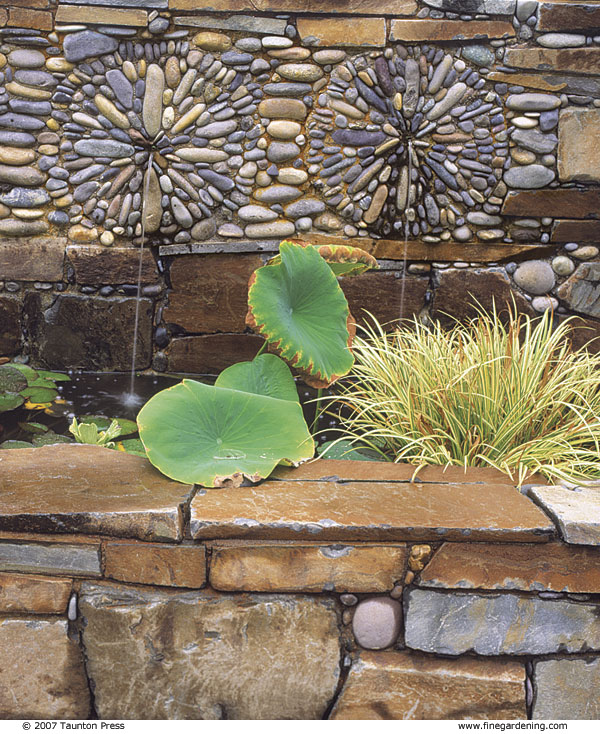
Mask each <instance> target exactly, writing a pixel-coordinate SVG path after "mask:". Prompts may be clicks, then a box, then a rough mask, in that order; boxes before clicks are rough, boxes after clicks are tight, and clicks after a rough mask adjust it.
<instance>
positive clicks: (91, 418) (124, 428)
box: [79, 415, 138, 436]
mask: <svg viewBox="0 0 600 734" xmlns="http://www.w3.org/2000/svg"><path fill="white" fill-rule="evenodd" d="M113 420H116V421H117V423H118V424H119V427H120V429H121V431H120V432H119V436H129V435H130V434H132V433H137V429H138V428H137V423H136V422H135V421H130V420H128V419H127V418H107V417H106V416H104V415H84V416H82V417H81V418H80V419H79V422H80V423H93V424H94V425H95V426H96V427H97V428H98V430H99V431H106V429H107V428H108V427H109V426H110V424H111V423H112V422H113Z"/></svg>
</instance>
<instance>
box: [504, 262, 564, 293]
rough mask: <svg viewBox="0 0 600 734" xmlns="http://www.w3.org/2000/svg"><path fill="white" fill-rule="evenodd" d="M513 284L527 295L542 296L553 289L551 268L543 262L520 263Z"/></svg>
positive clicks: (553, 278) (553, 280) (553, 282)
mask: <svg viewBox="0 0 600 734" xmlns="http://www.w3.org/2000/svg"><path fill="white" fill-rule="evenodd" d="M513 278H514V281H515V283H516V284H517V285H518V286H519V287H520V288H522V289H523V290H524V291H526V292H527V293H531V294H533V295H543V294H545V293H547V292H548V291H549V290H551V289H552V288H554V284H555V282H556V281H555V277H554V272H553V270H552V267H551V266H550V265H549V264H548V263H546V262H544V261H543V260H529V261H527V262H524V263H522V264H521V265H519V267H518V268H517V269H516V270H515V272H514V275H513Z"/></svg>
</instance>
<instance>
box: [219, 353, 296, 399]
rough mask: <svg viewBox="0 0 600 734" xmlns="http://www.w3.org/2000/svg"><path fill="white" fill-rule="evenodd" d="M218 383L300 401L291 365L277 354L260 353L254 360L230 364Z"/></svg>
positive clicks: (271, 396)
mask: <svg viewBox="0 0 600 734" xmlns="http://www.w3.org/2000/svg"><path fill="white" fill-rule="evenodd" d="M215 387H228V388H230V389H231V390H242V391H243V392H250V393H254V394H256V395H266V396H267V397H270V398H278V399H279V400H293V401H294V402H296V403H297V402H298V391H297V390H296V383H295V382H294V378H293V377H292V373H291V372H290V368H289V367H288V366H287V364H286V363H285V362H282V361H281V360H280V359H279V357H276V356H275V355H274V354H259V355H258V357H255V358H254V359H253V360H252V362H238V363H237V364H233V365H231V367H227V369H224V370H223V372H221V374H220V375H219V376H218V377H217V379H216V380H215Z"/></svg>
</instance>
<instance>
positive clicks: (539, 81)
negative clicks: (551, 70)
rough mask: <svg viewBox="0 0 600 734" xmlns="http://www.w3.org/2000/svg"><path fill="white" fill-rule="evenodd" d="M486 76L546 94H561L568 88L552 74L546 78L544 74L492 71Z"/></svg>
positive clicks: (565, 83) (496, 80)
mask: <svg viewBox="0 0 600 734" xmlns="http://www.w3.org/2000/svg"><path fill="white" fill-rule="evenodd" d="M486 76H487V78H488V79H490V80H492V81H495V82H506V83H507V84H519V85H520V86H522V87H531V88H532V89H541V90H543V91H545V92H560V91H561V89H565V88H566V87H567V82H565V81H563V80H562V79H561V78H560V77H556V76H552V75H551V74H546V75H545V76H544V75H543V74H507V73H505V72H503V71H491V72H490V73H489V74H487V75H486Z"/></svg>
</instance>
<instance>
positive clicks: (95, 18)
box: [56, 3, 148, 27]
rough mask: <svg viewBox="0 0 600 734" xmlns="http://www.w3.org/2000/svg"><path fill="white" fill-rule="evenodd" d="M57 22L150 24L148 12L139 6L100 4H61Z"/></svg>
mask: <svg viewBox="0 0 600 734" xmlns="http://www.w3.org/2000/svg"><path fill="white" fill-rule="evenodd" d="M56 22H57V23H94V24H97V25H123V26H141V27H145V26H147V25H148V13H147V12H146V11H145V10H142V9H138V8H99V7H98V5H63V4H62V3H61V5H59V7H58V9H57V11H56Z"/></svg>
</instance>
